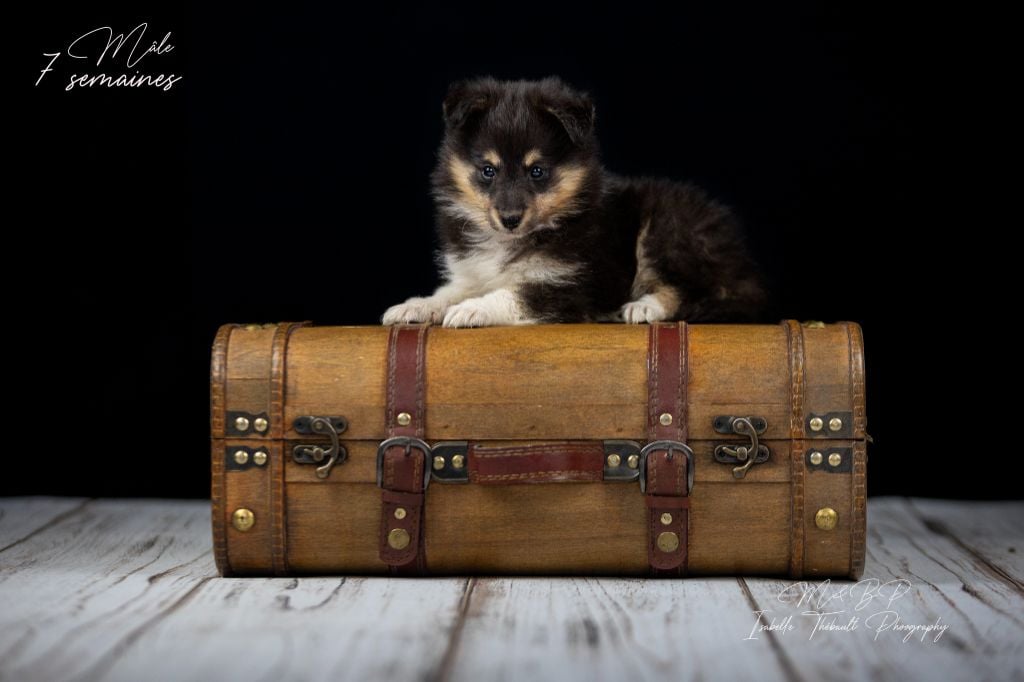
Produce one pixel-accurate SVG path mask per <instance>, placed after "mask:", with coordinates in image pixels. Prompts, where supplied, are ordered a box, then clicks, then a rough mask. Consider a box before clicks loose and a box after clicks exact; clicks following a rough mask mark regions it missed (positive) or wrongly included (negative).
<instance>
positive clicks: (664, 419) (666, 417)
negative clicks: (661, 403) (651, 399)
mask: <svg viewBox="0 0 1024 682" xmlns="http://www.w3.org/2000/svg"><path fill="white" fill-rule="evenodd" d="M658 423H660V424H661V425H662V426H672V415H671V414H669V413H668V412H663V413H662V414H661V416H660V417H658Z"/></svg>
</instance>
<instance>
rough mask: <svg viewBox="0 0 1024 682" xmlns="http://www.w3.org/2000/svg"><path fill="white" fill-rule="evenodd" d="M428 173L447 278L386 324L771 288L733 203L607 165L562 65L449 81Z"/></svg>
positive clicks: (704, 304) (580, 316)
mask: <svg viewBox="0 0 1024 682" xmlns="http://www.w3.org/2000/svg"><path fill="white" fill-rule="evenodd" d="M443 113H444V121H445V136H444V141H443V142H442V144H441V148H440V151H439V153H438V164H437V168H436V169H435V171H434V172H433V175H432V177H431V180H432V186H433V195H434V198H435V201H436V207H437V228H438V231H439V233H440V241H441V251H440V254H439V256H440V258H439V260H440V264H441V267H442V269H443V274H444V280H445V283H444V284H443V285H442V286H441V287H439V288H438V289H437V291H435V292H434V294H433V295H432V296H428V297H422V298H421V297H415V298H410V299H409V300H407V301H406V302H405V303H401V304H399V305H395V306H392V307H391V308H389V309H388V310H387V311H386V312H385V313H384V316H383V318H382V321H383V323H384V324H388V325H390V324H403V323H411V322H428V323H435V324H436V323H443V324H444V326H446V327H481V326H489V325H514V324H534V323H541V322H545V323H547V322H591V321H614V320H618V321H624V322H628V323H644V322H655V321H658V320H672V319H681V320H686V321H690V322H711V321H722V322H724V321H727V322H738V321H750V320H754V319H756V318H757V316H758V314H759V312H760V310H761V309H762V306H763V304H764V301H765V290H764V287H763V285H762V283H761V281H760V278H759V275H758V269H757V267H756V266H755V264H754V263H753V261H752V259H751V257H750V255H749V254H748V253H747V250H746V248H745V247H744V243H743V238H742V235H741V233H740V229H739V226H738V224H737V221H736V218H735V217H734V216H733V214H732V213H731V212H730V211H729V210H728V209H727V208H725V207H724V206H722V205H721V204H719V203H717V202H715V201H714V200H712V199H711V198H709V197H708V196H707V194H705V192H704V191H702V190H701V189H699V188H697V187H695V186H693V185H691V184H682V183H676V182H671V181H668V180H663V179H653V178H624V177H619V176H617V175H614V174H612V173H610V172H608V171H606V170H605V169H604V168H603V167H602V165H601V162H600V159H599V156H598V145H597V141H596V139H595V136H594V105H593V102H592V101H591V99H590V98H589V97H588V96H587V95H586V94H585V93H582V92H579V91H577V90H574V89H572V88H570V87H568V86H567V85H565V84H564V83H563V82H562V81H561V80H559V79H558V78H546V79H544V80H541V81H504V82H502V81H497V80H494V79H493V78H481V79H476V80H470V81H464V82H459V83H455V84H453V85H452V86H451V87H450V89H449V91H448V94H447V96H446V97H445V100H444V105H443Z"/></svg>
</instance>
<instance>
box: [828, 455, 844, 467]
mask: <svg viewBox="0 0 1024 682" xmlns="http://www.w3.org/2000/svg"><path fill="white" fill-rule="evenodd" d="M828 463H829V465H830V466H834V467H837V466H839V465H840V464H842V463H843V456H842V455H840V454H839V453H838V452H833V453H832V454H831V455H829V456H828Z"/></svg>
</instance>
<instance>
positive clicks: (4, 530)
mask: <svg viewBox="0 0 1024 682" xmlns="http://www.w3.org/2000/svg"><path fill="white" fill-rule="evenodd" d="M87 502H88V500H86V499H85V498H82V497H16V498H12V497H0V552H4V551H6V550H8V549H10V548H11V547H13V546H14V545H16V544H18V543H19V542H23V541H24V540H25V539H26V538H28V537H30V536H31V535H33V534H34V533H38V532H39V531H40V530H42V529H45V528H47V527H49V526H50V525H52V524H55V523H60V522H61V521H62V520H64V519H65V518H66V517H68V516H70V515H71V514H73V513H74V510H75V509H78V508H80V507H82V506H83V505H85V504H86V503H87Z"/></svg>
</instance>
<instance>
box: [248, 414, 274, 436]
mask: <svg viewBox="0 0 1024 682" xmlns="http://www.w3.org/2000/svg"><path fill="white" fill-rule="evenodd" d="M268 426H270V423H269V422H268V421H267V420H266V419H264V418H263V417H256V419H255V420H254V421H253V423H252V427H253V428H254V429H256V430H257V431H259V432H260V433H263V432H264V431H266V430H267V427H268Z"/></svg>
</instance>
